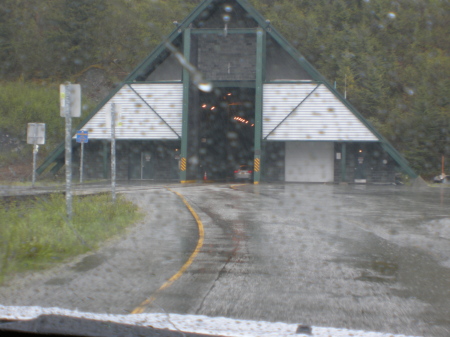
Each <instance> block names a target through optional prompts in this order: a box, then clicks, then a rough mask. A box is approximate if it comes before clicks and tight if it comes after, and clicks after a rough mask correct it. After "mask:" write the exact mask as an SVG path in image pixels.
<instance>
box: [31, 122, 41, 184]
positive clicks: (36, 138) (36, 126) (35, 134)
mask: <svg viewBox="0 0 450 337" xmlns="http://www.w3.org/2000/svg"><path fill="white" fill-rule="evenodd" d="M27 143H28V144H32V145H33V174H32V187H33V188H34V185H35V183H36V160H37V153H38V151H39V145H38V144H45V124H44V123H28V128H27Z"/></svg>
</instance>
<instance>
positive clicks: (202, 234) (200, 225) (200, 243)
mask: <svg viewBox="0 0 450 337" xmlns="http://www.w3.org/2000/svg"><path fill="white" fill-rule="evenodd" d="M167 189H168V190H169V191H170V192H173V193H175V194H176V195H177V196H178V197H180V199H181V200H182V201H183V203H184V204H185V205H186V207H187V208H188V209H189V211H190V212H191V214H192V216H193V217H194V219H195V221H196V222H197V226H198V241H197V246H196V247H195V249H194V251H193V252H192V254H191V256H190V257H189V259H188V260H187V261H186V262H185V263H184V264H183V266H182V267H181V268H180V270H178V271H177V272H176V273H175V274H174V275H173V276H172V277H171V278H169V279H168V280H167V281H166V282H164V284H163V285H162V286H161V287H159V289H158V290H156V291H155V292H154V293H153V294H152V295H151V296H150V297H149V298H147V299H146V300H145V301H143V302H142V303H141V304H140V305H139V306H138V307H137V308H135V309H134V310H133V311H132V312H131V313H132V314H141V313H143V312H144V310H145V308H146V307H147V306H148V305H149V304H150V303H152V302H153V301H154V300H155V299H156V295H158V294H159V293H160V292H161V291H163V290H164V289H166V288H168V287H170V286H171V285H172V284H173V283H174V282H175V281H176V280H178V279H179V278H180V276H181V275H183V273H184V272H185V271H186V269H188V268H189V266H190V265H191V264H192V262H193V261H194V259H195V257H196V256H197V255H198V253H199V252H200V249H201V248H202V246H203V240H204V237H205V231H204V229H203V223H202V221H201V220H200V217H199V216H198V214H197V212H195V211H194V209H193V208H192V206H191V205H190V204H189V203H188V202H187V201H186V199H185V198H184V197H183V196H182V195H181V194H180V193H178V192H175V191H173V190H171V189H170V188H167Z"/></svg>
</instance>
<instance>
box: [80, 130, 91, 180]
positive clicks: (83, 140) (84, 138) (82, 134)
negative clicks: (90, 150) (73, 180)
mask: <svg viewBox="0 0 450 337" xmlns="http://www.w3.org/2000/svg"><path fill="white" fill-rule="evenodd" d="M88 141H89V138H88V132H87V131H84V130H80V131H77V143H81V153H80V184H81V183H82V182H83V161H84V143H87V142H88Z"/></svg>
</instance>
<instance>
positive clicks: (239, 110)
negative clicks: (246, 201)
mask: <svg viewBox="0 0 450 337" xmlns="http://www.w3.org/2000/svg"><path fill="white" fill-rule="evenodd" d="M254 101H255V89H253V88H226V87H225V88H216V89H215V90H214V91H213V92H211V93H204V92H199V97H198V104H199V108H200V110H199V114H198V116H199V119H198V133H197V135H198V137H199V138H198V150H197V152H198V164H199V165H198V168H199V175H200V177H201V178H204V174H205V172H206V175H207V178H208V180H215V181H229V180H232V179H233V174H234V171H235V170H237V169H238V168H239V166H240V165H249V166H252V165H253V157H254V134H255V133H254V129H255V109H254Z"/></svg>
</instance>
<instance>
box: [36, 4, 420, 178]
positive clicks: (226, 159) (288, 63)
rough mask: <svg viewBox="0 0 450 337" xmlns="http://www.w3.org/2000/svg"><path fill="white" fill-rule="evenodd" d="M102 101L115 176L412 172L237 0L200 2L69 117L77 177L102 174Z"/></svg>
mask: <svg viewBox="0 0 450 337" xmlns="http://www.w3.org/2000/svg"><path fill="white" fill-rule="evenodd" d="M111 103H115V104H116V105H117V106H120V116H117V117H118V118H117V119H118V125H117V127H116V131H115V134H116V139H117V160H118V163H117V177H118V179H154V180H158V179H160V180H166V179H176V180H179V181H181V182H187V181H196V180H199V179H202V178H203V177H204V176H205V173H206V175H207V176H208V179H213V180H225V179H230V178H232V176H233V171H234V170H235V169H236V168H237V167H239V165H249V166H252V167H253V171H254V173H253V178H254V182H255V183H259V182H260V181H261V180H266V181H286V182H344V181H345V182H373V183H377V182H380V183H385V182H394V175H395V173H396V172H400V171H402V172H403V173H406V174H408V175H409V176H411V177H416V176H417V175H416V174H415V172H414V171H413V170H412V169H411V168H410V167H409V166H408V164H407V162H406V161H405V160H404V159H403V157H402V156H401V155H400V154H399V153H398V152H397V151H396V150H395V149H394V148H393V147H392V146H391V145H390V144H389V142H387V141H386V140H385V139H384V138H383V137H382V136H381V135H380V134H379V133H378V132H377V131H376V130H375V129H374V128H373V127H372V126H371V125H370V124H369V123H368V122H367V121H366V120H365V119H364V118H363V117H362V116H361V115H360V114H359V113H358V112H357V111H356V109H355V108H354V107H353V106H352V105H351V104H350V103H349V102H348V101H347V100H346V99H344V97H342V96H341V95H340V94H339V93H338V92H337V91H336V90H335V89H334V88H333V86H332V85H330V84H329V83H328V82H327V81H326V80H325V79H324V78H323V77H322V76H321V75H320V74H319V72H318V71H317V70H315V69H314V68H313V67H312V66H311V64H309V63H308V62H307V61H306V60H305V58H304V57H303V56H302V55H301V54H300V53H299V52H298V51H297V50H296V49H295V48H293V47H292V46H291V45H290V44H289V42H288V41H286V40H285V39H284V38H283V37H282V36H281V35H280V34H279V33H278V32H277V31H276V29H274V28H273V27H272V26H271V25H270V21H268V20H266V19H265V18H263V17H262V16H261V15H260V14H259V13H258V12H257V11H256V10H255V9H254V8H253V7H252V6H250V5H249V3H248V2H247V1H245V0H226V1H224V0H205V1H203V2H202V3H201V4H200V5H199V6H198V7H197V8H196V9H195V10H194V11H193V12H192V13H191V14H190V15H189V16H188V17H187V18H186V19H185V20H184V21H183V22H181V23H180V24H177V23H176V28H175V29H174V31H173V32H172V33H171V34H170V35H169V36H168V37H167V39H166V40H165V41H163V42H162V43H161V44H160V45H159V46H158V47H157V48H156V49H155V50H154V51H153V52H152V53H151V54H150V55H149V56H148V57H147V58H146V59H145V60H144V61H143V62H142V63H141V64H140V65H139V66H138V67H136V68H135V69H134V71H132V72H131V73H130V74H129V75H128V77H127V78H126V79H125V80H124V81H123V82H122V83H121V84H120V85H119V86H118V87H117V88H116V89H115V90H113V91H112V92H111V93H110V94H109V95H108V97H106V98H105V100H103V102H101V103H100V104H99V105H98V107H97V108H96V109H95V110H94V111H93V112H92V113H91V114H90V116H89V117H88V118H87V119H86V120H84V121H83V122H82V123H81V125H80V126H79V128H78V129H80V130H81V129H83V130H87V131H88V132H89V144H88V146H87V147H86V150H85V151H86V156H87V158H86V159H85V162H87V163H89V165H88V167H87V168H86V171H85V172H86V173H85V174H86V176H87V177H88V178H108V177H109V174H110V173H109V164H108V163H109V141H110V138H111V127H110V122H108V120H109V116H110V110H111ZM75 145H76V144H75V143H74V149H76V148H77V147H76V146H75ZM74 157H76V151H75V155H74ZM74 162H76V161H74ZM52 163H56V164H55V166H54V167H53V171H57V170H58V169H59V168H61V167H62V166H63V165H64V148H63V146H60V147H58V148H57V149H56V150H55V151H54V152H53V153H52V154H51V155H50V156H49V157H48V158H47V159H46V160H45V162H44V163H43V164H42V165H41V167H40V168H39V169H38V173H41V172H42V171H43V170H45V169H46V168H47V167H49V166H50V164H52ZM74 165H76V164H74ZM74 172H77V171H76V170H75V171H74Z"/></svg>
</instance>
